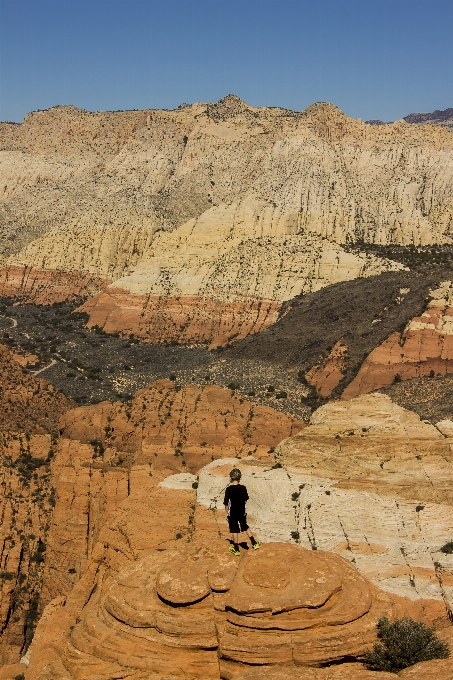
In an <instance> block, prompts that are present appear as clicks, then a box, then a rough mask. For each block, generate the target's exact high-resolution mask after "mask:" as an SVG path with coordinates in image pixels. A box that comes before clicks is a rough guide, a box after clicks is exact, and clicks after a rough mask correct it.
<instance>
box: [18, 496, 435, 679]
mask: <svg viewBox="0 0 453 680" xmlns="http://www.w3.org/2000/svg"><path fill="white" fill-rule="evenodd" d="M219 519H220V518H219ZM219 529H220V531H219ZM226 531H227V526H226V522H225V520H223V522H222V523H218V520H217V521H216V519H215V518H214V515H213V513H212V512H211V511H209V510H207V509H203V508H200V507H197V506H196V501H195V492H194V491H193V490H187V491H183V490H175V489H166V488H163V487H160V486H158V487H154V488H153V489H150V490H146V491H145V490H144V489H142V490H139V491H137V492H136V493H135V494H132V495H131V496H129V497H128V498H127V499H125V500H124V501H123V502H122V503H120V505H119V506H118V508H117V510H116V511H115V512H114V513H113V514H112V516H111V517H110V519H109V520H108V521H107V523H106V524H105V526H104V528H103V529H102V530H101V533H100V535H99V541H98V543H97V545H96V547H95V549H94V550H93V553H92V558H91V560H90V562H89V563H88V565H87V568H86V570H85V573H84V575H83V577H82V579H81V580H80V581H79V582H78V584H77V585H76V586H75V588H74V589H73V591H72V592H71V593H70V594H69V595H68V596H67V598H66V599H65V600H64V601H62V600H61V599H60V600H56V601H55V604H53V605H51V606H50V608H49V609H48V610H47V611H46V612H45V615H44V616H43V620H42V621H41V622H40V624H39V626H38V629H37V632H36V636H35V640H34V642H33V644H32V647H31V655H30V666H29V669H28V671H27V676H26V677H27V680H35V679H37V678H40V680H46V679H47V680H56V679H57V678H67V679H78V680H82V679H85V678H88V677H94V676H95V677H100V678H112V677H133V678H140V679H141V680H145V678H150V677H152V678H156V680H157V679H158V678H162V679H163V678H167V677H172V676H173V675H176V677H184V678H186V679H187V680H191V679H194V680H195V678H198V679H200V678H213V679H215V680H218V679H219V678H220V677H222V678H227V679H228V678H236V677H241V676H242V674H243V673H244V671H245V669H246V668H247V667H249V666H248V665H249V664H252V665H256V664H257V665H264V666H269V665H271V664H272V666H273V667H272V668H270V669H269V671H270V672H273V671H274V669H275V666H274V664H276V663H277V664H285V663H286V664H287V663H292V662H293V659H294V661H295V662H296V663H297V664H298V665H299V666H300V665H302V666H318V665H319V664H322V663H325V662H326V661H340V660H342V659H350V658H351V657H353V658H354V657H356V658H360V656H361V655H362V654H363V651H364V650H365V649H366V648H367V647H369V646H370V645H371V644H372V642H373V640H374V639H375V624H376V621H377V619H378V618H379V616H382V615H388V616H390V617H391V618H393V617H395V616H402V615H404V614H409V615H413V616H415V617H416V618H422V619H423V618H424V617H425V614H424V612H423V608H422V606H421V604H420V603H417V602H411V601H410V600H409V599H407V598H401V597H399V596H395V595H391V594H388V593H384V592H382V591H380V590H379V589H377V588H376V587H375V586H372V585H371V584H370V583H369V582H368V581H367V580H366V579H364V578H363V577H362V576H361V575H360V574H359V573H358V571H357V570H356V569H355V567H354V566H353V565H351V564H350V563H349V562H348V561H347V560H344V559H342V558H340V557H338V556H335V555H332V554H329V553H324V552H321V551H318V552H313V551H309V550H305V549H303V548H301V547H297V546H294V545H288V544H281V543H271V544H268V545H262V547H261V549H260V551H258V552H252V551H248V552H247V553H246V554H244V553H243V554H244V556H243V557H242V558H241V559H235V558H234V557H232V556H231V555H229V553H228V552H227V545H228V543H226V542H225V536H226ZM356 668H357V673H356V675H355V676H354V675H350V676H348V677H352V678H354V677H356V678H357V680H359V679H361V678H364V679H367V678H368V675H367V674H366V673H367V671H364V670H363V668H362V667H360V666H359V665H357V664H356ZM310 670H311V671H313V672H315V671H314V669H310ZM307 671H308V669H307ZM298 672H300V677H301V678H302V679H303V678H310V677H312V678H314V679H315V678H316V680H318V677H319V678H320V679H321V678H326V680H327V678H330V677H332V678H338V679H339V678H341V677H346V676H344V675H343V676H342V675H341V674H339V675H334V674H333V675H332V676H329V675H327V674H325V673H326V671H323V670H320V671H319V672H320V674H319V676H317V675H314V674H312V675H311V676H310V675H308V674H307V675H303V669H300V668H299V669H298ZM246 677H247V676H246ZM252 677H253V676H252ZM264 677H266V676H264ZM269 677H273V676H272V675H270V676H269ZM275 677H279V676H278V675H277V676H275ZM288 677H290V678H292V677H294V678H297V677H298V676H297V675H295V674H294V675H292V674H290V675H289V676H288ZM378 677H379V676H378ZM382 677H383V680H384V679H385V680H387V677H389V676H388V675H387V676H386V675H383V676H382Z"/></svg>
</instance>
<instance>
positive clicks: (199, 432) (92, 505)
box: [43, 380, 305, 602]
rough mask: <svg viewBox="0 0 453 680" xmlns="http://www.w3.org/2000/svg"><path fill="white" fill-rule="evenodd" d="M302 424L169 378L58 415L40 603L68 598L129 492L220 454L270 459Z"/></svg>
mask: <svg viewBox="0 0 453 680" xmlns="http://www.w3.org/2000/svg"><path fill="white" fill-rule="evenodd" d="M304 425H305V423H302V422H300V421H297V420H295V419H293V418H291V417H290V416H287V415H285V414H283V413H280V412H278V411H274V410H273V409H271V408H269V407H260V406H254V405H252V404H251V403H250V402H248V401H246V400H243V399H241V398H239V397H238V396H237V395H234V394H233V393H231V392H230V391H229V390H226V389H223V388H221V387H217V386H215V385H208V386H206V387H204V388H201V387H195V386H193V385H187V386H185V387H183V388H181V389H179V388H177V387H176V386H175V385H174V383H172V382H171V381H168V380H160V381H156V382H154V383H152V384H151V385H150V386H149V387H147V388H145V389H143V390H140V391H139V392H137V393H136V394H135V396H134V398H133V400H132V403H121V402H117V403H114V404H111V403H109V402H103V403H101V404H97V405H95V406H86V407H81V408H76V409H73V410H71V411H70V412H68V413H67V414H65V416H63V417H62V419H61V420H60V441H59V444H58V450H57V454H56V457H55V460H54V461H53V463H52V477H53V480H54V484H55V487H56V489H57V492H56V496H57V504H56V508H55V511H54V515H53V522H52V527H51V530H50V536H49V547H48V553H47V561H46V571H45V575H44V585H43V599H44V601H46V602H48V601H49V600H51V599H52V598H53V597H56V596H57V595H61V594H67V593H68V592H70V590H71V588H72V587H73V585H74V583H75V582H76V581H77V580H78V579H79V578H80V577H81V575H82V574H83V573H84V570H85V568H86V565H87V561H88V560H89V558H90V555H91V553H92V551H93V549H94V545H95V544H96V542H97V540H98V537H99V532H100V530H101V528H102V526H103V524H104V522H105V520H106V518H107V517H108V516H109V514H110V513H111V512H112V511H113V510H114V509H115V508H116V507H117V506H118V505H119V504H120V503H121V502H122V501H123V500H124V499H126V498H127V497H128V496H129V495H130V494H133V493H134V492H136V491H137V490H139V489H142V488H143V489H149V488H151V487H153V486H154V485H155V484H156V483H157V482H158V481H160V480H161V479H163V478H164V477H167V476H168V475H171V474H174V473H182V472H187V473H195V474H196V473H197V472H198V471H199V470H200V468H202V467H203V466H204V465H206V464H207V463H209V462H211V461H212V460H215V459H217V458H225V457H231V456H233V457H237V458H241V457H246V456H247V455H248V454H250V453H253V454H254V455H255V456H258V457H261V458H263V459H264V460H271V455H270V453H269V452H270V448H271V447H274V446H276V444H277V443H278V442H279V441H281V440H282V439H283V438H284V437H287V436H289V435H290V434H295V433H296V432H298V431H299V430H300V429H301V428H302V427H303V426H304ZM70 570H71V571H70Z"/></svg>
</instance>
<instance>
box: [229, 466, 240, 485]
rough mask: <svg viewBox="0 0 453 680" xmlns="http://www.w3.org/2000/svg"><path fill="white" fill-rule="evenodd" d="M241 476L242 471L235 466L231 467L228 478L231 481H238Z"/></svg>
mask: <svg viewBox="0 0 453 680" xmlns="http://www.w3.org/2000/svg"><path fill="white" fill-rule="evenodd" d="M241 477H242V472H241V471H240V470H238V469H237V468H233V469H232V470H231V472H230V479H231V481H232V482H239V481H240V479H241Z"/></svg>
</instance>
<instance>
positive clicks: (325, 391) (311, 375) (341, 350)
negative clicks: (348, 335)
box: [305, 341, 348, 397]
mask: <svg viewBox="0 0 453 680" xmlns="http://www.w3.org/2000/svg"><path fill="white" fill-rule="evenodd" d="M347 351H348V348H347V347H345V345H343V344H342V342H341V341H338V342H336V343H335V345H334V346H333V347H332V349H331V351H330V354H329V356H328V357H327V359H326V360H325V361H324V362H323V363H322V364H320V365H315V366H313V367H312V368H311V369H310V370H309V371H308V373H307V374H306V376H305V378H306V380H307V382H308V383H309V384H310V385H313V387H315V389H316V392H317V393H318V394H319V395H320V396H321V397H329V396H330V395H331V394H332V391H333V390H334V389H335V387H336V386H337V385H338V383H339V382H340V380H341V379H342V378H343V377H344V372H345V368H346V360H345V355H346V354H347Z"/></svg>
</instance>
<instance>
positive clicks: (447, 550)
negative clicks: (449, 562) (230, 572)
mask: <svg viewBox="0 0 453 680" xmlns="http://www.w3.org/2000/svg"><path fill="white" fill-rule="evenodd" d="M440 552H442V553H444V555H453V541H449V543H445V545H443V546H442V548H441V549H440Z"/></svg>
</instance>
